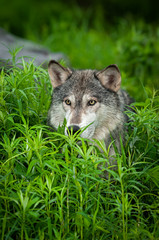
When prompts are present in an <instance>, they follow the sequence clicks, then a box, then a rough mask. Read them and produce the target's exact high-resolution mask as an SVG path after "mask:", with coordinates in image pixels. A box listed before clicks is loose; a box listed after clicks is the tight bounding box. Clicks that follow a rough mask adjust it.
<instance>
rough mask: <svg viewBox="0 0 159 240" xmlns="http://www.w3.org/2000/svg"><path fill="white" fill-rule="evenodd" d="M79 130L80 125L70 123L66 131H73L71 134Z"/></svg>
mask: <svg viewBox="0 0 159 240" xmlns="http://www.w3.org/2000/svg"><path fill="white" fill-rule="evenodd" d="M79 130H80V127H78V126H77V125H72V126H69V127H68V131H69V132H70V133H73V135H74V134H75V133H76V132H77V131H79Z"/></svg>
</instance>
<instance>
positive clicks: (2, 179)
mask: <svg viewBox="0 0 159 240" xmlns="http://www.w3.org/2000/svg"><path fill="white" fill-rule="evenodd" d="M17 51H18V50H17ZM15 61H16V58H15V57H14V59H13V63H14V66H13V67H12V68H11V69H10V70H8V71H7V72H5V71H1V75H0V103H1V107H0V159H1V165H0V236H1V239H21V240H22V239H40V240H43V239H50V240H52V239H124V240H126V239H134V240H136V239H158V238H159V231H158V229H159V220H158V219H159V212H158V207H159V198H158V188H159V177H158V176H159V167H158V159H159V152H158V149H159V143H158V139H159V118H158V109H159V99H158V96H157V93H155V92H154V93H152V92H151V91H148V92H147V94H148V96H149V97H148V98H147V100H146V101H145V102H138V103H136V105H135V106H136V113H135V112H130V113H128V114H129V116H130V119H131V120H133V121H130V123H129V126H128V127H129V130H130V134H128V136H127V144H126V147H125V148H124V147H123V145H122V142H121V149H122V153H121V154H117V157H116V158H117V159H116V160H117V163H118V166H117V170H114V169H113V168H112V167H111V166H109V164H108V163H109V162H108V151H107V149H106V148H105V145H104V143H102V142H98V141H96V144H97V145H98V146H99V147H100V148H102V150H103V151H102V153H101V152H100V151H99V149H98V147H97V146H94V144H93V143H91V144H90V143H89V141H88V140H84V139H80V137H79V136H78V135H77V134H76V135H75V136H72V134H70V136H69V137H68V136H65V135H64V134H63V128H59V129H58V131H57V132H50V131H49V129H48V127H47V126H46V125H45V124H46V115H47V111H48V108H49V104H50V97H51V85H50V81H49V79H48V74H47V71H46V70H44V69H42V68H40V67H35V66H34V64H33V62H31V63H29V64H27V63H26V62H25V61H23V64H22V67H23V68H18V67H16V64H15V63H16V62H15ZM48 96H50V97H48ZM107 164H108V167H106V166H107ZM98 166H100V167H98ZM101 166H103V167H102V168H101ZM105 172H108V178H106V179H105V178H103V177H101V176H103V175H104V174H105Z"/></svg>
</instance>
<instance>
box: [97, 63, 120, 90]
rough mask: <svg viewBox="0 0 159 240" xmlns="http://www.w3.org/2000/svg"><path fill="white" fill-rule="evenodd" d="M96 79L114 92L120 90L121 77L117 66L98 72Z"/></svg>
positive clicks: (113, 65)
mask: <svg viewBox="0 0 159 240" xmlns="http://www.w3.org/2000/svg"><path fill="white" fill-rule="evenodd" d="M96 77H97V78H98V79H99V81H100V82H101V84H102V85H103V86H104V87H105V88H108V89H110V90H112V91H113V92H117V91H118V90H119V89H120V84H121V75H120V71H119V68H118V67H117V65H115V64H112V65H109V66H108V67H107V68H105V69H103V70H101V71H99V72H97V73H96Z"/></svg>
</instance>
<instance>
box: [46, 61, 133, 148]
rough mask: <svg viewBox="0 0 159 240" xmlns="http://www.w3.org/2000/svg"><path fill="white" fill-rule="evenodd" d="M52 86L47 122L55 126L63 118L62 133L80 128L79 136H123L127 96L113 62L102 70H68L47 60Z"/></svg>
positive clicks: (108, 138) (61, 121)
mask: <svg viewBox="0 0 159 240" xmlns="http://www.w3.org/2000/svg"><path fill="white" fill-rule="evenodd" d="M48 71H49V75H50V79H51V83H52V86H53V88H54V91H53V96H52V103H51V106H50V110H49V112H48V124H49V125H50V126H51V127H53V128H55V129H57V128H58V126H59V125H62V124H63V121H64V119H66V122H67V126H66V129H65V134H66V135H68V130H70V129H72V131H73V133H75V132H77V131H81V130H82V129H84V128H86V127H87V126H88V127H87V128H86V129H85V130H84V131H81V137H83V138H87V139H98V140H105V142H106V144H107V145H108V144H109V143H110V142H111V136H113V138H115V139H118V138H119V135H121V136H123V132H124V123H125V122H126V116H125V114H124V110H125V106H126V105H129V104H130V102H131V99H130V98H129V96H128V94H127V93H126V92H124V91H122V90H120V84H121V75H120V71H119V69H118V67H117V66H116V65H110V66H108V67H107V68H105V69H103V70H102V71H97V70H70V69H69V68H64V67H63V66H61V65H60V64H59V63H57V62H55V61H53V60H52V61H50V63H49V68H48Z"/></svg>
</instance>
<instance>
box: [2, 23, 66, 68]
mask: <svg viewBox="0 0 159 240" xmlns="http://www.w3.org/2000/svg"><path fill="white" fill-rule="evenodd" d="M20 47H22V49H21V50H20V51H19V52H18V53H17V55H16V65H18V66H19V67H20V66H21V63H22V59H21V57H23V58H24V60H25V61H26V62H31V61H32V60H33V59H34V65H36V66H39V65H42V66H43V67H46V66H47V64H48V62H49V61H50V60H51V59H54V60H56V61H59V60H61V59H64V60H65V61H66V62H68V59H67V58H66V56H65V55H64V54H62V53H52V52H50V51H49V50H48V49H47V48H45V47H43V46H41V45H39V44H36V43H34V42H32V41H29V40H26V39H23V38H20V37H17V36H15V35H13V34H10V33H8V32H7V31H5V30H4V29H2V28H0V68H2V67H3V66H10V65H12V56H11V54H10V53H9V50H11V51H12V50H13V49H16V48H20Z"/></svg>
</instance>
